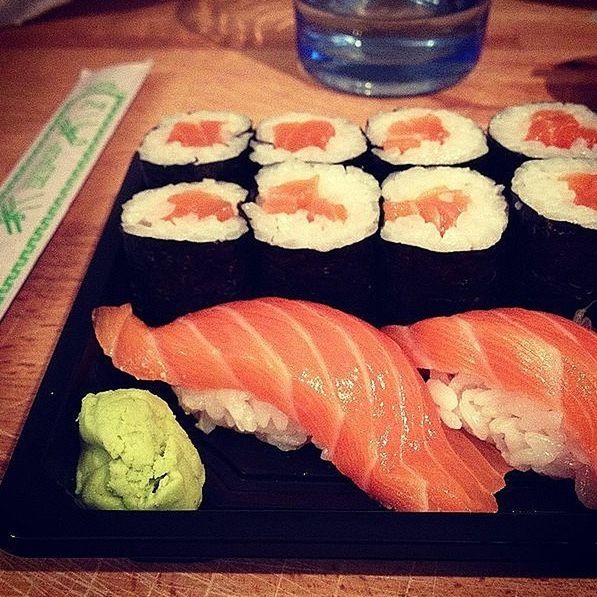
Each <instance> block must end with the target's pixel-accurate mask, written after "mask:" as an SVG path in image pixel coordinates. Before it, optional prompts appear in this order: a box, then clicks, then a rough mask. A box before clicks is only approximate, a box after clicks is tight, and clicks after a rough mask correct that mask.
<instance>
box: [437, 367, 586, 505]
mask: <svg viewBox="0 0 597 597" xmlns="http://www.w3.org/2000/svg"><path fill="white" fill-rule="evenodd" d="M427 387H428V388H429V391H430V393H431V397H432V399H433V401H434V402H435V404H436V405H437V407H438V409H439V414H440V417H441V419H442V421H443V422H444V424H445V425H447V426H448V427H450V428H452V429H461V428H464V429H465V430H466V431H468V432H469V433H471V434H472V435H474V436H475V437H477V438H479V439H481V440H483V441H488V442H490V443H492V444H494V445H495V446H496V447H497V449H498V450H499V451H500V452H501V454H502V456H503V458H504V460H505V461H506V462H507V463H508V464H509V465H510V466H511V467H512V468H514V469H517V470H520V471H528V470H533V471H535V472H537V473H542V474H545V475H549V476H550V477H555V478H562V479H566V478H571V479H574V481H575V487H576V493H577V495H578V497H579V499H580V500H581V501H582V502H583V504H584V505H585V506H587V507H589V508H597V477H596V476H595V473H594V472H593V471H592V469H591V467H590V466H589V459H588V458H587V456H586V455H585V454H584V453H583V452H582V451H581V450H580V449H579V448H578V446H576V445H575V443H574V442H573V441H572V440H571V438H569V437H567V435H566V432H565V430H564V429H563V426H562V420H563V415H562V413H561V412H557V411H554V410H547V409H541V408H540V407H538V406H537V404H536V403H535V402H532V401H531V400H529V399H528V398H525V397H521V396H519V395H517V394H514V393H509V392H505V391H503V390H499V389H492V388H488V387H487V386H486V385H484V383H483V382H482V380H480V379H479V378H477V377H474V376H471V375H466V374H462V373H458V374H456V375H452V374H448V373H443V372H439V371H433V370H432V371H430V372H429V379H428V380H427Z"/></svg>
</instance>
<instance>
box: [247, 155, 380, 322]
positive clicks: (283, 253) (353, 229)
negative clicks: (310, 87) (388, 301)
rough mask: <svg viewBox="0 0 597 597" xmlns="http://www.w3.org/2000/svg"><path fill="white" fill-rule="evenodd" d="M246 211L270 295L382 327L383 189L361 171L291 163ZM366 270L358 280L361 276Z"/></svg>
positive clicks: (261, 280)
mask: <svg viewBox="0 0 597 597" xmlns="http://www.w3.org/2000/svg"><path fill="white" fill-rule="evenodd" d="M256 181H257V196H256V199H255V202H249V203H246V204H244V205H243V207H242V209H243V211H244V213H245V214H246V215H247V217H248V218H249V221H250V225H251V228H252V230H253V233H254V235H255V239H256V243H255V253H256V257H255V262H256V268H257V272H258V283H257V284H258V287H259V290H260V292H261V294H262V296H281V297H284V298H290V299H303V300H311V301H315V302H319V303H325V304H327V305H330V306H332V307H336V308H338V309H341V310H343V311H348V312H350V313H352V314H354V315H358V316H359V317H363V318H365V319H367V320H368V321H374V320H375V318H376V316H377V314H376V309H375V300H374V296H375V276H376V261H377V258H376V248H377V234H376V233H377V229H378V224H379V192H380V190H379V185H378V184H377V181H376V180H375V178H374V177H373V176H371V175H370V174H367V173H366V172H363V171H362V170H360V169H359V168H355V167H354V166H346V167H344V166H341V165H336V164H334V165H332V164H308V163H304V162H300V161H296V160H295V161H292V162H291V161H288V162H283V163H281V164H275V165H272V166H265V167H264V168H262V169H261V170H260V171H259V173H258V174H257V176H256ZM357 272H358V275H357Z"/></svg>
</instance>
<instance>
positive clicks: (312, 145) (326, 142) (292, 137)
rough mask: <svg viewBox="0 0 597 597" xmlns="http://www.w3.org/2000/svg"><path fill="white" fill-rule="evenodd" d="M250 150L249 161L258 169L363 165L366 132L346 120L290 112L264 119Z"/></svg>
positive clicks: (258, 127)
mask: <svg viewBox="0 0 597 597" xmlns="http://www.w3.org/2000/svg"><path fill="white" fill-rule="evenodd" d="M251 148H252V152H251V155H250V158H251V160H252V161H253V162H255V164H257V165H258V166H267V165H271V164H279V163H280V162H286V161H288V160H300V161H303V162H312V163H319V164H343V165H345V166H361V165H362V163H363V161H364V158H365V155H366V152H367V141H366V139H365V135H364V133H363V131H361V129H360V128H359V127H358V126H357V125H356V124H354V123H352V122H350V121H349V120H346V119H345V118H333V117H329V116H323V115H320V114H310V113H308V112H288V113H285V114H280V115H278V116H272V117H270V118H266V119H264V120H262V121H261V122H260V123H259V125H258V126H257V128H256V130H255V139H254V140H253V141H251Z"/></svg>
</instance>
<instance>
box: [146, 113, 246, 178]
mask: <svg viewBox="0 0 597 597" xmlns="http://www.w3.org/2000/svg"><path fill="white" fill-rule="evenodd" d="M252 136H253V128H252V124H251V120H250V119H249V118H248V117H247V116H245V115H244V114H237V113H234V112H222V111H209V110H202V111H198V112H187V113H178V114H172V115H170V116H166V117H165V118H163V119H162V120H161V121H160V122H159V123H158V124H157V125H156V126H155V127H154V128H152V129H151V130H150V131H149V132H148V133H147V134H146V135H145V137H144V138H143V141H142V143H141V145H140V147H139V150H138V155H139V158H140V164H141V170H142V172H143V177H144V182H145V187H146V188H155V187H161V186H164V185H167V184H174V183H178V182H195V181H200V180H203V179H205V178H213V179H216V180H222V181H227V182H234V183H237V184H240V185H241V186H244V187H246V188H248V187H249V186H250V184H251V182H252V177H253V175H254V173H255V169H254V168H252V165H251V162H250V160H249V140H250V139H251V138H252Z"/></svg>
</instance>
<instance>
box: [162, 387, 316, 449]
mask: <svg viewBox="0 0 597 597" xmlns="http://www.w3.org/2000/svg"><path fill="white" fill-rule="evenodd" d="M173 389H174V392H175V393H176V395H177V397H178V400H179V403H180V406H181V408H182V409H183V410H184V411H185V412H186V413H187V414H192V415H193V416H195V417H196V418H197V427H198V428H199V429H201V431H203V432H204V433H211V432H212V431H213V430H214V429H215V428H216V427H226V428H228V429H234V430H235V431H238V432H240V433H250V434H253V435H255V436H256V437H257V438H258V439H260V440H261V441H264V442H266V443H268V444H271V445H273V446H276V447H277V448H279V449H280V450H285V451H287V450H296V449H297V448H300V447H301V446H303V445H304V444H306V443H307V442H308V441H309V439H310V438H309V436H308V435H307V434H306V433H305V432H304V431H303V430H302V429H301V428H300V427H299V426H298V425H297V424H296V423H294V422H293V421H291V420H290V419H289V418H288V417H287V416H286V415H285V414H284V413H283V412H281V411H280V410H278V409H277V408H275V407H274V406H272V405H271V404H268V403H267V402H264V401H262V400H258V399H257V398H256V397H255V396H254V395H253V394H250V393H249V392H243V391H241V390H225V389H222V390H203V391H198V390H192V389H188V388H181V387H175V388H173Z"/></svg>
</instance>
